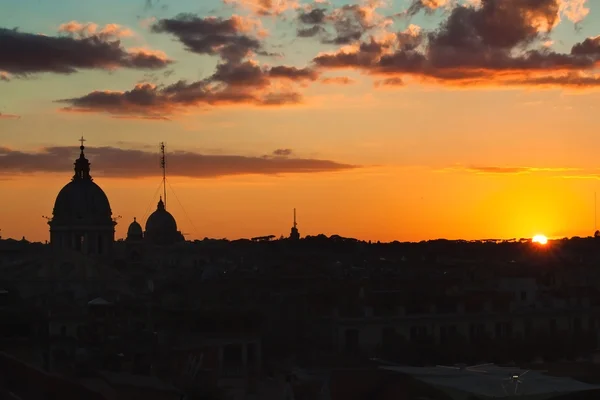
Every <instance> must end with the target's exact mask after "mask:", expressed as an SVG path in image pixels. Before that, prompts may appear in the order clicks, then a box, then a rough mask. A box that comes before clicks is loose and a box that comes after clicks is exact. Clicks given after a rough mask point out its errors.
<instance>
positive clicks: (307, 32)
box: [296, 25, 327, 38]
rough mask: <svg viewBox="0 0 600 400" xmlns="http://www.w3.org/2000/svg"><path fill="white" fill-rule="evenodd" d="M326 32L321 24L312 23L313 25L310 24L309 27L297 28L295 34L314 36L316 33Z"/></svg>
mask: <svg viewBox="0 0 600 400" xmlns="http://www.w3.org/2000/svg"><path fill="white" fill-rule="evenodd" d="M326 32H327V31H326V30H325V28H323V27H322V26H320V25H314V26H311V27H310V28H298V31H297V32H296V35H297V36H298V37H304V38H310V37H315V36H318V35H323V34H325V33H326Z"/></svg>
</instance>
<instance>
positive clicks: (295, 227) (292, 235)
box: [290, 208, 300, 240]
mask: <svg viewBox="0 0 600 400" xmlns="http://www.w3.org/2000/svg"><path fill="white" fill-rule="evenodd" d="M290 239H292V240H299V239H300V232H298V224H297V223H296V209H295V208H294V225H293V226H292V231H291V232H290Z"/></svg>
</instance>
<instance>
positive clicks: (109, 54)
mask: <svg viewBox="0 0 600 400" xmlns="http://www.w3.org/2000/svg"><path fill="white" fill-rule="evenodd" d="M171 62H172V61H171V60H169V59H168V58H167V57H166V55H165V54H164V53H161V52H157V51H151V50H144V49H137V50H129V51H128V50H126V49H124V48H123V47H122V46H121V43H120V41H119V40H112V41H111V40H107V39H106V38H105V37H104V36H98V35H92V36H89V37H82V38H76V37H73V36H45V35H39V34H32V33H24V32H19V31H18V30H16V29H15V30H11V29H5V28H0V71H5V72H8V73H11V74H14V75H16V76H19V75H27V74H32V73H40V72H54V73H62V74H70V73H73V72H77V71H78V70H80V69H113V68H118V67H122V68H135V69H159V68H163V67H165V66H167V65H168V64H170V63H171Z"/></svg>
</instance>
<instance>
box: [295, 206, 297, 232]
mask: <svg viewBox="0 0 600 400" xmlns="http://www.w3.org/2000/svg"><path fill="white" fill-rule="evenodd" d="M296 227H297V224H296V209H295V208H294V228H296Z"/></svg>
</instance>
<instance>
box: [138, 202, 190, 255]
mask: <svg viewBox="0 0 600 400" xmlns="http://www.w3.org/2000/svg"><path fill="white" fill-rule="evenodd" d="M144 237H145V238H146V239H147V240H149V241H151V242H153V243H155V244H173V243H175V242H179V241H181V240H183V239H182V236H181V233H180V232H178V231H177V222H176V221H175V218H174V217H173V216H172V215H171V213H170V212H168V211H167V210H166V209H165V203H163V201H162V198H161V199H160V200H159V201H158V205H157V207H156V211H154V212H153V213H152V214H150V216H149V217H148V220H146V232H145V234H144Z"/></svg>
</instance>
